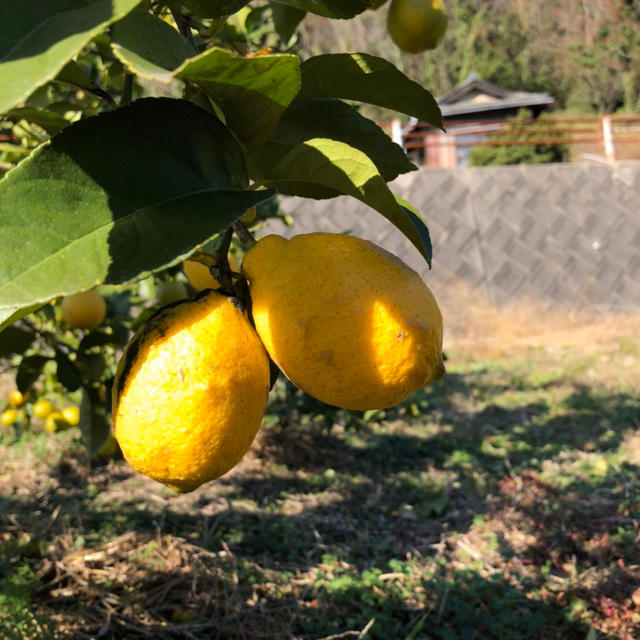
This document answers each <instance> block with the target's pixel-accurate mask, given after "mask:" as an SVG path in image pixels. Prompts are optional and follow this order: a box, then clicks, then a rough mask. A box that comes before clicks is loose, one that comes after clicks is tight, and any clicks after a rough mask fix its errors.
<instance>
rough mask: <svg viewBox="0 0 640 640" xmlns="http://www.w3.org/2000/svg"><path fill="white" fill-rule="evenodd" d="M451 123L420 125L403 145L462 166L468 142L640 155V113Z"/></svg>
mask: <svg viewBox="0 0 640 640" xmlns="http://www.w3.org/2000/svg"><path fill="white" fill-rule="evenodd" d="M447 126H448V129H447V132H446V133H445V132H442V131H439V130H436V129H433V128H425V129H420V127H417V128H416V129H414V130H412V131H410V132H408V133H406V134H405V135H404V136H403V146H404V148H405V149H406V150H407V152H408V153H409V155H410V156H411V157H412V159H414V161H415V160H417V161H418V163H419V164H426V165H429V166H456V165H459V164H460V154H459V153H458V150H460V149H465V148H470V147H487V146H492V147H505V146H531V145H550V144H557V145H563V146H566V147H568V148H569V155H570V159H571V160H579V161H581V160H584V159H591V160H595V161H604V162H614V161H616V160H640V116H637V115H627V116H623V115H603V116H599V117H595V116H592V117H583V118H544V117H543V118H539V119H523V120H520V119H518V120H479V119H477V120H472V119H469V120H455V121H451V122H450V123H449V125H447V121H446V120H445V128H447ZM425 127H426V125H425ZM467 155H468V154H463V156H465V157H466V156H467Z"/></svg>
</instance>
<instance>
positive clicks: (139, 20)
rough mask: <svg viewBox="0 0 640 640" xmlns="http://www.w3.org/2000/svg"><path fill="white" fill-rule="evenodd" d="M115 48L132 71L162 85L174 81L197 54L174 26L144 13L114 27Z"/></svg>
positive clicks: (130, 15)
mask: <svg viewBox="0 0 640 640" xmlns="http://www.w3.org/2000/svg"><path fill="white" fill-rule="evenodd" d="M111 44H112V47H113V52H114V53H115V55H116V57H117V58H118V59H119V60H120V61H121V62H122V63H123V64H124V65H125V66H126V67H127V69H129V71H131V72H133V73H136V74H138V75H140V76H144V77H147V78H154V79H156V80H160V81H162V82H170V81H171V80H173V75H172V73H171V72H172V71H173V70H174V69H176V68H177V67H179V66H180V65H181V64H182V63H183V62H184V61H185V60H186V59H187V58H189V57H191V56H193V55H194V54H195V52H194V50H193V49H192V48H191V46H190V45H189V44H188V42H187V41H186V40H185V39H184V38H183V37H182V36H181V35H180V34H179V33H178V32H177V31H176V30H175V29H174V28H173V27H172V26H170V25H168V24H167V23H166V22H165V21H164V20H161V19H160V18H158V17H156V16H153V15H151V14H150V13H148V12H147V11H144V10H142V9H136V10H135V11H132V12H131V13H130V14H129V15H128V16H127V17H126V18H124V19H123V20H120V21H119V22H117V23H116V24H114V25H113V26H112V27H111Z"/></svg>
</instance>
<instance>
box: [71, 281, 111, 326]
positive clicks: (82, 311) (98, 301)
mask: <svg viewBox="0 0 640 640" xmlns="http://www.w3.org/2000/svg"><path fill="white" fill-rule="evenodd" d="M60 312H61V314H62V319H63V320H64V321H65V322H66V323H67V324H70V325H71V326H72V327H74V328H76V329H95V328H96V327H97V326H98V325H100V324H101V323H102V321H103V320H104V317H105V314H106V312H107V304H106V302H105V300H104V298H103V297H102V296H101V295H100V294H99V293H98V292H97V291H95V290H93V289H91V290H90V291H82V292H81V293H74V294H73V295H71V296H67V297H65V298H64V299H63V300H62V305H61V306H60Z"/></svg>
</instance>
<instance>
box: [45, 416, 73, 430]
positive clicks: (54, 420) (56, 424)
mask: <svg viewBox="0 0 640 640" xmlns="http://www.w3.org/2000/svg"><path fill="white" fill-rule="evenodd" d="M69 426H70V425H69V423H68V422H67V421H66V420H65V419H64V416H63V415H62V414H61V413H60V412H59V411H54V412H53V413H50V414H49V415H48V416H47V419H46V421H45V423H44V428H45V429H46V430H47V431H50V432H51V433H56V432H57V431H64V430H65V429H68V428H69Z"/></svg>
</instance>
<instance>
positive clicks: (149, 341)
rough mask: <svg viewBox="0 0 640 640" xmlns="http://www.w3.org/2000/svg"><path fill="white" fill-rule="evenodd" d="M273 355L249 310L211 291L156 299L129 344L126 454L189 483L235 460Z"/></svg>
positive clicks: (258, 409)
mask: <svg viewBox="0 0 640 640" xmlns="http://www.w3.org/2000/svg"><path fill="white" fill-rule="evenodd" d="M268 393H269V361H268V358H267V354H266V352H265V350H264V347H263V346H262V344H261V342H260V339H259V338H258V336H257V335H256V333H255V331H254V330H253V327H252V326H251V324H250V323H249V321H248V319H247V317H246V316H245V314H244V313H243V312H241V311H240V310H239V309H238V308H237V307H236V306H235V305H234V303H233V302H232V301H231V299H230V298H227V297H225V296H223V295H221V294H219V293H216V292H215V291H207V292H205V293H203V294H200V295H199V296H198V297H197V298H195V299H194V300H187V301H183V302H178V303H175V304H173V305H169V306H167V307H164V308H163V309H161V310H160V311H159V312H158V313H156V314H155V315H154V316H152V318H151V319H150V320H149V321H148V322H147V323H146V324H145V325H143V326H142V327H141V328H140V329H139V330H138V332H137V333H136V335H135V336H134V338H133V339H132V341H131V342H130V343H129V345H128V346H127V348H126V349H125V353H124V354H123V357H122V358H121V360H120V362H119V364H118V371H117V372H116V377H115V381H114V387H113V396H112V399H113V422H114V435H115V437H116V439H117V441H118V444H119V445H120V448H121V449H122V453H123V455H124V457H125V458H126V460H127V461H128V462H129V464H130V465H131V466H132V467H133V468H134V469H136V470H137V471H139V472H140V473H143V474H145V475H147V476H150V477H151V478H154V479H155V480H158V481H159V482H162V483H164V484H166V485H168V486H170V487H171V488H173V489H174V490H176V491H179V492H187V491H192V490H194V489H196V488H197V487H199V486H200V485H201V484H203V483H204V482H208V481H209V480H213V479H215V478H217V477H219V476H221V475H222V474H224V473H226V472H227V471H229V469H231V468H232V467H234V466H235V465H236V464H237V463H238V462H239V461H240V459H241V458H242V456H243V455H244V454H245V453H246V451H247V450H248V449H249V447H250V446H251V443H252V442H253V439H254V437H255V435H256V433H257V431H258V428H259V427H260V424H261V422H262V417H263V415H264V410H265V407H266V403H267V396H268Z"/></svg>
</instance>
